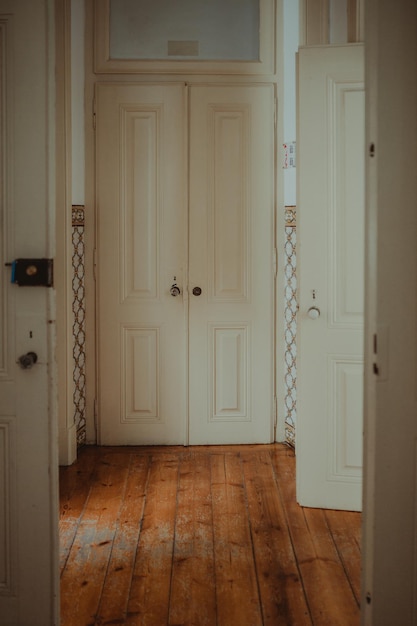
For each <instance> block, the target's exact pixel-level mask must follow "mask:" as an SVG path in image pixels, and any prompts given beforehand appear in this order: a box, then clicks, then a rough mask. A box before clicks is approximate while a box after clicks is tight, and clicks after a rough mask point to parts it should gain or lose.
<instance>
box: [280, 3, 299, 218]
mask: <svg viewBox="0 0 417 626" xmlns="http://www.w3.org/2000/svg"><path fill="white" fill-rule="evenodd" d="M298 21H299V7H298V2H296V1H295V0H284V29H283V30H284V77H283V80H284V89H283V94H284V95H283V106H284V137H283V142H284V143H288V142H291V141H295V140H296V66H295V54H296V52H297V50H298V36H299V23H298ZM280 143H281V144H282V142H280ZM281 148H282V146H281ZM282 160H283V157H282V149H281V162H279V163H278V165H279V167H282ZM296 203H297V198H296V168H289V169H286V170H285V171H284V204H285V205H287V206H289V205H295V204H296Z"/></svg>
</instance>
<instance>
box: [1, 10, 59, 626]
mask: <svg viewBox="0 0 417 626" xmlns="http://www.w3.org/2000/svg"><path fill="white" fill-rule="evenodd" d="M53 25H54V14H53V3H52V2H47V1H46V0H19V1H16V0H14V1H13V0H0V92H1V101H0V106H1V115H0V162H1V169H0V172H1V174H0V175H1V184H0V188H1V194H0V220H1V230H2V239H1V241H0V250H1V265H2V271H1V278H0V280H1V289H0V306H1V316H0V319H1V327H0V328H1V332H0V399H1V401H0V623H1V624H2V626H6V625H7V626H35V625H36V626H39V625H40V624H42V625H45V626H47V625H48V626H49V625H52V624H58V623H59V616H58V614H57V613H58V609H57V605H58V602H57V583H58V580H59V578H58V567H57V554H58V550H57V525H58V515H57V498H56V495H57V493H56V485H57V469H58V468H57V458H56V455H55V445H54V444H55V438H56V434H55V427H54V420H53V417H54V405H55V389H56V386H55V375H54V365H53V363H54V334H55V330H54V290H53V289H50V288H48V287H44V286H39V287H34V286H29V287H23V286H21V287H20V286H17V285H16V284H11V283H10V278H11V276H10V274H11V268H10V267H5V263H6V262H10V261H11V260H13V259H16V258H42V257H45V258H48V257H51V256H52V254H53V250H52V244H53V220H52V219H51V218H52V215H53V211H54V207H55V203H54V193H55V189H54V166H53V162H54V159H53V153H52V149H53V145H54V144H53V130H54V124H55V121H54V120H55V117H54V92H53V89H54V81H53V77H54V70H55V68H54V63H53V50H54V38H53ZM35 265H36V264H35ZM33 272H34V270H33V269H32V270H29V274H30V275H31V276H33ZM28 352H33V353H36V355H37V362H36V364H34V365H33V367H31V368H29V369H21V368H20V367H19V366H18V364H17V359H18V357H20V356H21V355H24V354H26V353H28ZM55 556H56V558H55Z"/></svg>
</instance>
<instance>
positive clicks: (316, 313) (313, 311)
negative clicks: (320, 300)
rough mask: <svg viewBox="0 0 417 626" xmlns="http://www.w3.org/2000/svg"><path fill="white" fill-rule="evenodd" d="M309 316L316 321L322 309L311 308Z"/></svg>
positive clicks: (308, 312)
mask: <svg viewBox="0 0 417 626" xmlns="http://www.w3.org/2000/svg"><path fill="white" fill-rule="evenodd" d="M307 315H308V317H309V318H310V319H311V320H316V319H318V318H319V317H320V309H318V308H317V307H316V306H311V307H310V308H309V309H308V311H307Z"/></svg>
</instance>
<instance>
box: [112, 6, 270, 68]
mask: <svg viewBox="0 0 417 626" xmlns="http://www.w3.org/2000/svg"><path fill="white" fill-rule="evenodd" d="M259 28H260V8H259V0H110V58H112V59H147V60H152V59H155V60H157V59H158V60H161V59H172V60H175V59H176V60H199V61H210V60H217V61H258V60H259V42H260V35H259Z"/></svg>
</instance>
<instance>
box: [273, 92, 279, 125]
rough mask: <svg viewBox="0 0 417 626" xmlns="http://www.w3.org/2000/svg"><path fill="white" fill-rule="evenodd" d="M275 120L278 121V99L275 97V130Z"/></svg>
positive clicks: (275, 123)
mask: <svg viewBox="0 0 417 626" xmlns="http://www.w3.org/2000/svg"><path fill="white" fill-rule="evenodd" d="M277 120H278V98H277V97H276V96H275V102H274V128H275V129H276V128H277Z"/></svg>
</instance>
